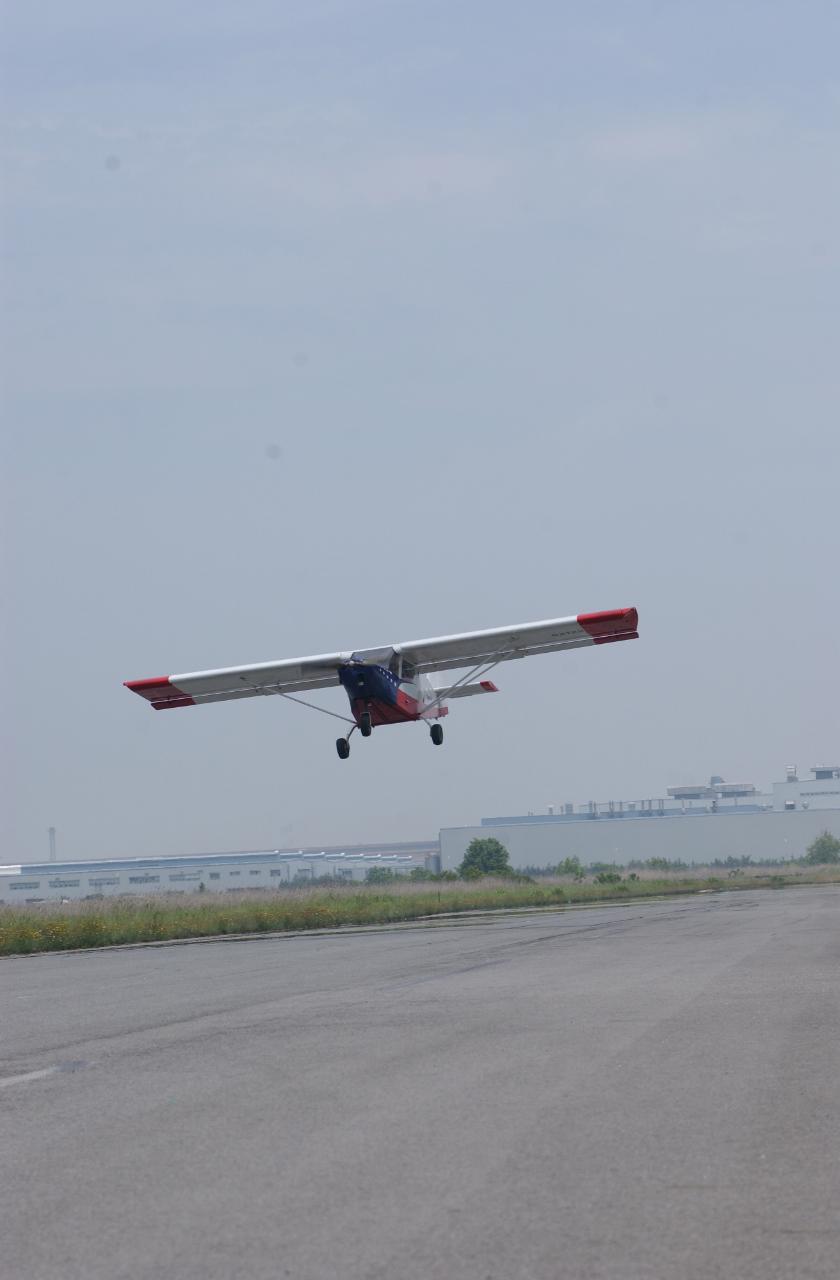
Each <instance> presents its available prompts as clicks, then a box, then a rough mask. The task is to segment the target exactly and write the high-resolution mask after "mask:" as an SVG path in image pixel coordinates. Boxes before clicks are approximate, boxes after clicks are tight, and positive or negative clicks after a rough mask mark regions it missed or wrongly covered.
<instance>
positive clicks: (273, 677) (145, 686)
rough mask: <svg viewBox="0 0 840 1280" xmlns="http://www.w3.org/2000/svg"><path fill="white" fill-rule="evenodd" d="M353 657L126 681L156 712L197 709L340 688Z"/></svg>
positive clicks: (328, 656)
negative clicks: (340, 674)
mask: <svg viewBox="0 0 840 1280" xmlns="http://www.w3.org/2000/svg"><path fill="white" fill-rule="evenodd" d="M352 656H353V655H352V654H350V653H325V654H319V655H317V656H315V657H311V658H284V659H282V660H281V661H280V662H263V663H257V664H256V665H254V666H250V667H220V668H219V670H218V671H192V672H188V673H186V674H184V675H179V676H155V677H153V678H152V679H149V680H126V681H125V687H126V688H127V689H130V690H131V691H132V693H139V694H140V697H141V698H146V699H147V700H148V701H149V702H151V704H152V706H153V707H154V709H155V711H164V710H166V709H167V708H169V707H194V706H200V705H201V704H202V703H205V702H227V701H228V700H229V699H231V698H258V697H261V696H263V695H265V694H271V693H299V692H305V691H308V690H310V689H327V688H329V687H330V686H331V685H334V684H338V668H339V667H340V666H342V665H343V664H344V663H345V662H349V661H350V660H351V658H352Z"/></svg>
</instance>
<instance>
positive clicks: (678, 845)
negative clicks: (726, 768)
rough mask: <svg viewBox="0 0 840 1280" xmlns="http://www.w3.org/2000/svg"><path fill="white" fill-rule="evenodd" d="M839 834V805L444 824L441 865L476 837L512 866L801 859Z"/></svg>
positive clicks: (451, 866) (448, 865) (454, 861)
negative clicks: (492, 842)
mask: <svg viewBox="0 0 840 1280" xmlns="http://www.w3.org/2000/svg"><path fill="white" fill-rule="evenodd" d="M826 830H827V831H830V832H831V833H832V835H834V836H837V838H838V839H840V810H821V811H818V812H812V811H797V812H793V813H774V812H772V811H771V812H765V813H744V814H726V813H709V814H702V815H700V814H697V815H692V816H690V817H685V816H681V815H677V816H673V817H652V818H595V819H582V820H581V821H576V822H568V821H559V822H552V821H550V820H549V821H545V822H539V821H537V822H523V823H518V824H515V825H510V826H507V825H503V824H500V825H497V826H476V827H444V828H443V830H442V831H441V833H440V854H441V868H442V869H443V870H445V871H447V870H455V868H456V867H457V866H458V864H459V863H460V862H461V860H462V858H463V856H464V853H465V852H466V848H467V845H468V844H469V843H470V841H471V840H473V839H475V838H476V837H477V838H479V839H484V838H486V837H488V836H495V838H496V839H497V840H500V841H501V842H502V844H503V845H504V846H505V847H506V848H507V850H508V852H509V853H510V860H511V865H512V866H513V867H517V868H522V867H548V866H556V864H557V863H558V862H561V861H562V859H563V858H569V857H576V858H579V859H580V861H581V862H582V863H585V864H589V863H592V862H607V863H616V864H624V865H626V864H627V863H628V862H630V861H635V860H639V861H645V860H646V859H648V858H669V859H671V860H674V859H679V860H681V861H682V862H688V863H707V862H711V861H712V860H713V859H715V858H728V857H734V858H741V857H744V856H747V855H748V856H749V857H751V858H753V859H754V860H756V861H758V860H759V859H761V858H799V857H801V856H802V855H803V854H804V853H805V851H806V849H807V847H808V845H809V844H810V843H811V841H812V840H813V839H814V838H815V836H818V835H819V834H820V832H822V831H826Z"/></svg>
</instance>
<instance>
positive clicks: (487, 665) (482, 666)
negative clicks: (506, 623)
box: [423, 653, 510, 712]
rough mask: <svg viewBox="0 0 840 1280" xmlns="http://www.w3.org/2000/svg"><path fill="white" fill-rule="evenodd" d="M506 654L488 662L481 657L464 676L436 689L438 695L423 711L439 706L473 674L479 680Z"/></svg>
mask: <svg viewBox="0 0 840 1280" xmlns="http://www.w3.org/2000/svg"><path fill="white" fill-rule="evenodd" d="M508 656H510V655H508V654H507V653H500V654H499V655H498V656H497V657H495V658H493V660H492V661H491V662H488V661H487V659H486V658H482V660H481V662H478V663H476V665H475V666H474V667H473V668H472V670H471V671H468V672H467V674H466V675H465V676H461V678H460V680H456V681H455V683H454V684H450V685H447V687H446V688H445V689H438V691H437V694H438V696H437V697H436V698H435V700H434V702H431V703H430V704H429V706H428V707H424V708H423V710H424V712H428V711H431V710H434V708H435V707H439V706H440V704H441V703H442V702H443V701H445V699H446V698H449V697H450V696H451V695H452V694H453V693H454V692H455V690H456V689H460V687H461V685H462V684H469V682H470V680H471V679H472V678H473V676H476V677H477V678H478V679H479V680H481V679H482V678H483V677H484V676H486V675H489V674H490V672H491V671H492V670H493V668H494V667H497V666H498V665H499V663H500V662H504V660H505V658H506V657H508Z"/></svg>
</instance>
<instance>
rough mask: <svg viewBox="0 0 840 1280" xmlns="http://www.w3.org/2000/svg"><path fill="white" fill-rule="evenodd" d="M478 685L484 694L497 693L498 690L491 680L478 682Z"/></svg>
mask: <svg viewBox="0 0 840 1280" xmlns="http://www.w3.org/2000/svg"><path fill="white" fill-rule="evenodd" d="M479 684H480V685H481V687H482V689H483V690H484V692H485V693H498V692H499V690H498V689H497V688H496V686H495V685H494V683H493V681H492V680H479Z"/></svg>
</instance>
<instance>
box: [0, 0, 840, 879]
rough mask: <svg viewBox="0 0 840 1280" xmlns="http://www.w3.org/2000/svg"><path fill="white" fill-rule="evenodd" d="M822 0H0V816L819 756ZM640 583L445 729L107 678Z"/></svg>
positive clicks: (465, 805)
mask: <svg viewBox="0 0 840 1280" xmlns="http://www.w3.org/2000/svg"><path fill="white" fill-rule="evenodd" d="M839 13H840V10H838V6H837V5H836V3H834V2H833V0H826V2H825V3H818V2H815V0H805V2H804V3H803V2H802V0H799V2H798V3H793V2H792V0H791V2H782V3H775V2H774V0H755V2H754V3H738V2H737V0H727V2H726V3H723V2H722V0H710V2H709V3H706V4H703V5H700V4H697V3H687V2H686V3H679V2H676V0H675V2H673V3H668V2H665V0H659V2H657V3H653V2H651V3H647V2H645V0H638V2H633V0H626V2H619V0H603V2H598V0H595V2H593V3H589V4H586V5H581V4H579V3H565V2H563V0H525V3H522V4H512V3H510V0H505V3H497V2H496V0H440V2H438V0H378V2H377V0H294V2H292V0H289V2H287V3H283V2H282V0H281V2H278V0H270V2H269V0H265V3H261V2H257V0H245V2H243V3H237V4H234V3H226V4H212V3H207V2H206V0H204V2H203V3H201V4H199V3H196V2H195V0H185V2H184V3H180V4H178V5H174V6H173V5H172V4H171V2H167V3H166V4H164V3H162V2H161V0H147V2H146V3H144V4H142V5H137V4H132V5H123V4H119V3H117V4H114V3H113V0H107V2H106V0H60V2H59V0H57V2H55V3H46V2H45V3H39V2H38V0H34V2H33V0H27V2H26V3H23V0H13V2H12V3H11V4H7V5H6V17H5V21H4V29H5V31H4V41H3V43H4V51H3V56H4V63H5V66H4V75H3V78H4V81H5V104H4V105H5V114H6V117H7V126H6V139H5V160H4V171H5V180H4V184H3V185H4V190H5V198H6V215H5V233H4V245H5V267H4V275H3V293H4V327H5V332H4V338H3V349H4V420H5V427H4V439H3V455H2V465H3V511H4V517H3V518H4V524H5V529H4V537H3V542H4V557H5V559H4V567H3V605H4V609H3V613H4V624H3V625H4V627H5V634H4V640H3V643H4V648H5V653H4V657H3V672H4V679H3V700H4V709H3V739H4V751H5V752H6V753H7V758H6V759H5V761H4V763H3V774H4V778H5V780H6V782H7V783H8V784H10V785H9V787H8V790H6V788H5V787H4V792H5V796H6V800H5V803H4V806H3V808H4V813H3V818H4V828H3V833H2V843H0V862H4V861H5V862H12V861H16V860H18V859H32V858H39V857H44V856H46V853H47V827H48V826H50V825H51V824H52V825H55V826H56V827H57V828H58V839H59V853H60V856H64V857H81V856H109V855H116V854H142V853H158V852H167V853H176V852H191V851H200V850H209V849H237V848H256V847H274V846H276V845H283V846H287V845H296V844H298V843H307V844H311V843H319V842H324V843H327V842H329V843H340V842H343V841H345V840H346V841H347V842H351V841H357V840H367V839H369V840H386V839H392V838H393V839H399V838H404V839H411V838H419V837H424V836H427V835H435V834H436V833H437V830H438V828H439V827H440V826H441V825H454V824H461V823H468V822H472V821H475V820H477V819H478V818H479V817H480V816H482V815H491V814H500V813H512V812H514V813H515V812H522V811H525V810H527V809H537V808H541V807H543V806H545V805H546V804H548V803H554V804H560V803H562V802H563V801H575V802H581V801H586V800H588V799H590V798H592V799H599V800H606V799H609V798H611V797H615V798H618V797H626V798H636V797H643V796H656V795H661V794H663V789H664V788H665V787H666V786H668V785H672V784H675V783H680V782H693V781H695V780H697V779H703V778H707V777H708V775H709V774H711V773H721V774H723V775H724V776H726V777H729V778H731V779H734V780H741V779H746V780H752V781H755V782H756V783H757V784H760V785H764V784H766V783H769V782H770V781H771V780H772V779H774V778H779V777H781V776H783V769H784V766H785V765H786V764H788V763H794V762H796V763H798V764H799V766H800V768H807V766H809V765H811V764H813V763H815V762H816V761H817V760H818V759H821V758H824V757H828V758H829V762H830V763H831V762H834V761H835V760H836V759H837V757H840V733H838V727H837V702H838V698H837V694H838V684H837V635H838V630H840V607H839V606H838V568H840V566H839V565H838V542H840V535H838V518H837V502H838V481H840V442H839V439H838V437H840V432H838V408H840V359H838V320H840V314H839V313H840V304H839V303H838V297H839V296H840V294H839V293H838V284H839V283H840V282H839V281H838V265H840V245H839V244H838V227H840V177H838V157H839V156H840V148H839V147H838V144H839V143H840V129H839V128H838V126H839V125H840V73H839V72H838V65H840V64H838V48H839V47H840V21H838V14H839ZM629 604H635V605H637V606H638V608H639V611H640V618H641V624H640V625H641V639H640V640H639V641H638V642H635V643H631V644H623V645H615V646H605V647H603V648H598V649H594V650H585V651H581V652H577V653H572V654H569V655H555V656H551V657H544V658H537V659H533V660H532V661H530V662H525V663H512V664H509V665H508V666H502V667H500V668H499V669H498V671H497V674H496V676H495V677H494V678H495V679H496V682H497V684H498V685H499V688H500V690H501V693H500V694H499V695H498V696H496V697H493V698H478V699H474V700H471V701H466V702H462V703H456V704H455V705H454V707H453V711H452V714H451V715H450V716H449V719H448V720H447V721H446V742H445V744H444V746H443V747H442V748H440V749H436V748H433V747H432V746H431V745H430V743H429V739H428V735H427V733H426V732H425V731H421V729H420V728H418V727H415V726H405V727H402V728H388V729H383V730H381V731H380V730H377V731H376V732H374V734H373V737H372V738H371V739H370V740H369V741H366V742H365V741H362V740H361V739H359V738H358V735H357V736H356V737H354V739H353V752H352V754H351V757H350V759H349V761H347V762H345V763H342V762H340V761H339V760H338V758H337V756H336V753H335V747H334V740H335V736H336V732H335V728H336V722H331V721H330V720H328V719H327V718H326V717H322V716H317V715H314V714H312V713H311V712H308V711H305V710H303V709H301V708H298V707H295V706H292V705H290V704H288V703H285V702H283V701H282V700H281V699H279V698H268V699H264V700H262V699H261V700H257V701H244V702H239V703H236V702H234V703H229V704H225V705H220V706H215V707H204V708H195V709H189V710H184V711H173V712H170V713H165V714H156V713H154V712H153V711H152V710H151V709H150V708H149V707H148V706H147V705H146V704H144V703H143V702H142V701H141V700H140V699H139V698H137V697H135V696H133V695H132V694H130V693H129V692H128V691H127V690H125V689H123V688H122V684H121V682H122V681H123V680H124V679H128V678H136V677H141V676H153V675H162V674H168V673H171V672H177V671H193V670H199V669H202V668H206V667H216V666H224V665H229V664H234V663H243V662H256V661H261V660H266V659H271V658H279V657H294V656H297V655H300V654H307V653H312V652H315V653H319V652H325V651H330V650H335V649H353V648H358V647H363V646H369V645H377V644H387V643H390V642H393V641H399V640H405V639H412V638H417V637H420V636H425V635H434V634H438V633H449V632H452V631H459V630H472V629H475V628H480V627H487V626H493V625H496V624H502V623H511V622H520V621H526V620H532V619H538V618H543V617H552V616H563V615H567V614H572V613H577V612H579V611H582V610H597V609H606V608H612V607H617V606H623V605H629ZM321 696H322V700H323V702H324V705H326V706H330V707H332V709H334V710H336V711H343V710H344V708H345V704H344V701H343V699H344V695H343V692H342V691H341V690H338V689H336V690H335V691H330V692H327V693H325V694H323V695H321Z"/></svg>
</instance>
